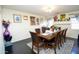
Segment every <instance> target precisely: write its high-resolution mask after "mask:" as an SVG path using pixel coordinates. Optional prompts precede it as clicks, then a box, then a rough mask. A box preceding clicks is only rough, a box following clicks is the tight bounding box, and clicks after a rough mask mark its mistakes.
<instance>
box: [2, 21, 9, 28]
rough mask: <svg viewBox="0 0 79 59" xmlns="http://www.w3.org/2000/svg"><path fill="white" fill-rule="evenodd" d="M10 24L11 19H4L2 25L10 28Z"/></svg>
mask: <svg viewBox="0 0 79 59" xmlns="http://www.w3.org/2000/svg"><path fill="white" fill-rule="evenodd" d="M9 24H10V22H9V21H4V20H3V21H2V25H3V27H4V28H5V29H7V28H8V26H9Z"/></svg>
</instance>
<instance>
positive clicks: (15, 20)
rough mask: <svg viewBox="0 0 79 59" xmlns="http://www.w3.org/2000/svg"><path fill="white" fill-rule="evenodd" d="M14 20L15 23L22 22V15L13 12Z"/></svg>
mask: <svg viewBox="0 0 79 59" xmlns="http://www.w3.org/2000/svg"><path fill="white" fill-rule="evenodd" d="M13 20H14V23H21V22H22V19H21V15H17V14H13Z"/></svg>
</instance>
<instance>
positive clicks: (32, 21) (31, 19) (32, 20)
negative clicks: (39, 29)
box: [30, 16, 36, 25]
mask: <svg viewBox="0 0 79 59" xmlns="http://www.w3.org/2000/svg"><path fill="white" fill-rule="evenodd" d="M30 23H31V25H36V23H35V17H34V16H30Z"/></svg>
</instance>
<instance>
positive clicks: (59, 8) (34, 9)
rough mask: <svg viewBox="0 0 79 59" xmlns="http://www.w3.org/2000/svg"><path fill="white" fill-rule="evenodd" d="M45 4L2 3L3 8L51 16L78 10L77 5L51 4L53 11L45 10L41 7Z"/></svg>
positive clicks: (78, 6)
mask: <svg viewBox="0 0 79 59" xmlns="http://www.w3.org/2000/svg"><path fill="white" fill-rule="evenodd" d="M44 6H47V5H4V6H3V7H5V8H10V9H14V10H19V11H23V12H28V13H33V14H37V15H41V16H52V15H55V14H59V13H68V12H73V11H79V5H52V8H54V9H53V11H52V12H51V13H50V12H45V11H44V10H42V8H43V7H44Z"/></svg>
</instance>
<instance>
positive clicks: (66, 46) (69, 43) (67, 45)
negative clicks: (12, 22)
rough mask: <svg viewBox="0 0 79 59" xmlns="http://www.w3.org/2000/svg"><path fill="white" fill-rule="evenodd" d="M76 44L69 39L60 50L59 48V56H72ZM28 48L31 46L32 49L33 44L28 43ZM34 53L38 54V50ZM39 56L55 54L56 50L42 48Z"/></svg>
mask: <svg viewBox="0 0 79 59" xmlns="http://www.w3.org/2000/svg"><path fill="white" fill-rule="evenodd" d="M73 44H74V40H70V39H68V40H67V41H66V42H65V43H64V44H63V45H62V47H60V50H59V49H58V48H57V49H56V51H57V54H71V50H72V47H73ZM27 46H29V47H30V48H32V42H29V43H27ZM34 52H35V53H37V50H36V49H34ZM39 54H54V50H53V48H52V49H50V48H48V49H44V48H40V52H39Z"/></svg>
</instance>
